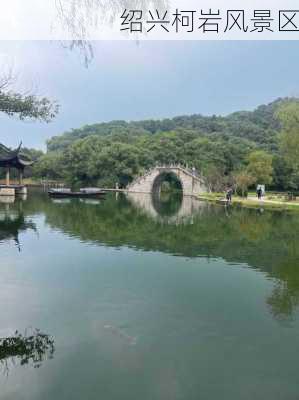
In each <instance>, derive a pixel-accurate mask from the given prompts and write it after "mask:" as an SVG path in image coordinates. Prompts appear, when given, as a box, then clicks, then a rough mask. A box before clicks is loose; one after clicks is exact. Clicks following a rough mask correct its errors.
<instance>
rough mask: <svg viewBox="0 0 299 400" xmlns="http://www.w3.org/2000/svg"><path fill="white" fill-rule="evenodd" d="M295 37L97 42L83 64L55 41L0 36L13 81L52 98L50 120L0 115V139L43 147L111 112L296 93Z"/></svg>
mask: <svg viewBox="0 0 299 400" xmlns="http://www.w3.org/2000/svg"><path fill="white" fill-rule="evenodd" d="M298 50H299V43H298V42H286V41H284V42H279V41H275V42H274V41H273V42H272V41H271V42H269V41H267V42H245V41H242V42H228V41H227V42H226V41H223V42H199V41H196V42H192V41H189V42H182V41H180V42H142V43H140V44H136V43H134V42H108V41H102V42H96V43H94V51H95V57H94V60H93V62H92V63H91V65H90V66H89V68H88V69H87V68H85V67H84V63H83V60H82V58H80V56H79V54H78V53H77V52H71V51H69V50H66V49H65V48H63V46H62V45H61V44H60V43H59V42H46V41H39V42H38V41H36V42H0V66H1V68H2V70H3V69H5V66H6V65H13V67H14V71H15V72H16V73H17V75H18V82H17V85H16V87H17V88H20V89H21V90H31V89H32V90H34V91H35V92H37V93H39V94H41V95H47V96H49V97H51V98H53V99H56V100H58V102H59V103H60V105H61V111H60V114H59V116H58V117H57V118H56V120H55V121H54V122H52V123H50V124H40V123H24V122H19V121H18V120H16V119H15V118H9V117H7V116H5V115H1V116H0V142H3V143H4V144H7V145H9V146H17V145H18V143H19V142H20V141H21V140H22V141H23V144H24V146H27V147H37V148H42V149H44V148H45V141H46V139H47V138H49V137H51V136H53V135H59V134H61V133H62V132H64V131H66V130H69V129H71V128H78V127H80V126H82V125H85V124H92V123H96V122H102V121H110V120H113V119H124V120H138V119H147V118H164V117H172V116H176V115H183V114H193V113H202V114H227V113H230V112H233V111H237V110H251V109H254V108H255V107H256V106H258V105H260V104H262V103H269V102H271V101H273V100H274V99H276V98H277V97H284V96H299V79H298V60H299V56H298V54H299V51H298Z"/></svg>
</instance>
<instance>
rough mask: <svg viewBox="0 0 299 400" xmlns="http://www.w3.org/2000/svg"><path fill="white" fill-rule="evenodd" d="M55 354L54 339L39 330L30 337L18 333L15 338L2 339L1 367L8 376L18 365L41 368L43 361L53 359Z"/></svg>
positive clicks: (0, 342)
mask: <svg viewBox="0 0 299 400" xmlns="http://www.w3.org/2000/svg"><path fill="white" fill-rule="evenodd" d="M54 352H55V346H54V339H53V338H52V337H51V336H49V335H47V334H45V333H42V332H40V330H39V329H35V330H34V331H33V332H32V334H30V335H28V334H27V332H25V334H24V335H22V334H21V333H19V332H18V331H16V332H15V335H14V336H11V337H6V338H0V366H1V367H2V369H3V373H4V374H6V375H7V374H8V373H9V368H10V366H14V365H16V364H19V365H32V366H33V367H34V368H39V367H40V366H41V365H42V363H43V361H45V360H47V359H51V358H53V355H54Z"/></svg>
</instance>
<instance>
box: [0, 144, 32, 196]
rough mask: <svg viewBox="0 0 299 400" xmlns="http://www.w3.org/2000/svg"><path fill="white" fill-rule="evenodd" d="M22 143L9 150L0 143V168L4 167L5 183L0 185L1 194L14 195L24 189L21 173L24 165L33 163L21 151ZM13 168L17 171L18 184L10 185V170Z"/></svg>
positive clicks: (27, 165)
mask: <svg viewBox="0 0 299 400" xmlns="http://www.w3.org/2000/svg"><path fill="white" fill-rule="evenodd" d="M21 147H22V143H21V144H20V146H19V147H18V148H17V149H15V150H10V149H8V148H7V147H6V146H4V145H3V144H0V168H4V169H5V171H6V178H5V185H0V194H1V192H2V194H3V195H12V194H13V195H14V194H18V193H21V194H23V193H24V192H25V191H26V188H25V186H24V185H23V173H24V170H25V168H26V167H29V166H31V165H32V164H33V161H32V160H30V159H29V158H28V157H27V156H25V155H24V154H22V152H21ZM12 168H14V169H17V170H18V172H19V184H18V185H11V182H10V170H11V169H12Z"/></svg>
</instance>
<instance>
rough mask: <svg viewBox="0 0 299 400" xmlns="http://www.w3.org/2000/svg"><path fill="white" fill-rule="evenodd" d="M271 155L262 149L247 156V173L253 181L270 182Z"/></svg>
mask: <svg viewBox="0 0 299 400" xmlns="http://www.w3.org/2000/svg"><path fill="white" fill-rule="evenodd" d="M272 161H273V157H272V155H271V154H268V153H267V152H265V151H263V150H256V151H253V152H251V153H250V154H249V156H248V166H247V174H248V175H249V176H251V177H252V178H253V182H252V184H253V183H261V184H270V183H271V182H272V179H273V166H272Z"/></svg>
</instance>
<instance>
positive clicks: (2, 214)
mask: <svg viewBox="0 0 299 400" xmlns="http://www.w3.org/2000/svg"><path fill="white" fill-rule="evenodd" d="M3 206H4V209H3V208H2V207H3ZM2 207H1V208H0V244H1V242H5V241H9V240H11V239H13V240H14V241H15V243H16V246H17V248H18V249H19V251H21V244H20V241H19V234H20V233H21V232H25V231H27V230H29V229H31V230H33V231H35V232H37V229H36V225H35V224H34V223H33V222H32V221H28V220H27V219H26V218H25V217H24V212H23V204H22V201H21V200H18V201H17V203H16V204H13V203H12V204H9V203H6V204H3V205H2Z"/></svg>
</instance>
